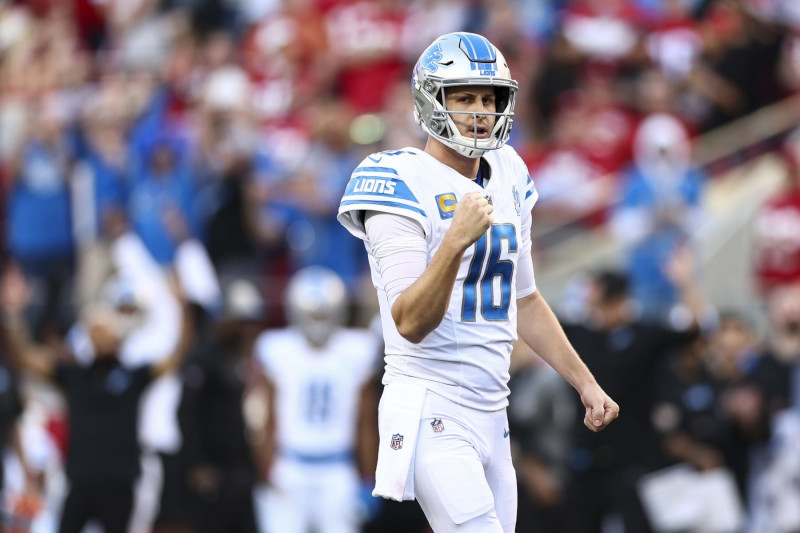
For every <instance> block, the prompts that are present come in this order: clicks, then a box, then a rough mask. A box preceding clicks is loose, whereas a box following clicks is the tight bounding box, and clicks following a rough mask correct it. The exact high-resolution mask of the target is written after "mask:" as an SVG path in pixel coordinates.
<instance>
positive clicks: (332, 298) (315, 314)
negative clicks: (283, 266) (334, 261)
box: [285, 266, 347, 345]
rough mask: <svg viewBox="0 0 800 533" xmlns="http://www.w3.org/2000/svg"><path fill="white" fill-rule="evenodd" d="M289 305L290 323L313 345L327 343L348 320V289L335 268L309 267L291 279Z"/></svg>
mask: <svg viewBox="0 0 800 533" xmlns="http://www.w3.org/2000/svg"><path fill="white" fill-rule="evenodd" d="M285 306H286V314H287V317H288V320H289V323H290V324H291V325H292V326H294V327H296V328H298V329H300V331H302V332H303V334H304V335H305V336H306V338H307V339H308V340H309V341H310V342H311V343H312V344H314V345H323V344H325V343H326V342H327V341H328V339H329V338H330V336H331V335H332V334H333V333H334V332H335V331H336V330H337V329H339V328H340V327H342V325H344V323H345V322H346V320H347V289H346V288H345V285H344V282H343V281H342V278H340V277H339V275H338V274H336V273H335V272H334V271H332V270H330V269H328V268H325V267H321V266H310V267H306V268H303V269H301V270H299V271H298V272H297V273H295V274H294V275H293V276H292V279H291V280H290V281H289V286H288V288H287V290H286V298H285Z"/></svg>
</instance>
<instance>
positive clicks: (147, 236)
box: [130, 138, 196, 265]
mask: <svg viewBox="0 0 800 533" xmlns="http://www.w3.org/2000/svg"><path fill="white" fill-rule="evenodd" d="M185 157H186V156H185V154H184V153H183V151H182V149H181V147H179V146H178V143H177V142H176V141H175V140H170V139H166V138H160V139H155V140H154V141H153V142H152V145H151V146H150V147H149V150H147V151H146V152H145V154H144V158H143V159H144V160H143V162H142V163H143V165H142V175H141V176H140V177H137V179H135V181H134V183H133V184H132V186H131V193H130V218H131V225H132V226H133V228H134V230H135V231H136V233H138V234H139V236H140V237H141V239H142V241H143V242H144V243H145V245H146V246H147V249H148V250H149V251H150V253H151V254H152V255H153V257H154V258H155V260H156V261H158V262H159V263H161V264H163V265H169V264H171V263H172V260H173V258H174V256H175V249H176V248H177V243H176V241H175V238H174V237H173V235H172V230H171V229H170V224H171V223H180V224H185V225H187V227H188V228H191V229H194V228H195V227H196V226H195V224H196V220H195V210H194V195H195V188H194V184H193V182H192V176H191V170H190V168H189V166H188V163H187V162H186V160H185ZM190 231H191V230H190ZM193 233H196V230H195V231H193Z"/></svg>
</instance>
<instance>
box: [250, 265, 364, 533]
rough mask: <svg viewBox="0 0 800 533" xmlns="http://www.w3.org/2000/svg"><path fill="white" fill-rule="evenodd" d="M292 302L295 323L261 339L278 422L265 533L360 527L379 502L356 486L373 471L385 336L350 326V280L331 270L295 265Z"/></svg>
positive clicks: (338, 532) (344, 532)
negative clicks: (378, 374)
mask: <svg viewBox="0 0 800 533" xmlns="http://www.w3.org/2000/svg"><path fill="white" fill-rule="evenodd" d="M285 302H286V311H287V315H288V319H289V327H287V328H284V329H275V330H268V331H266V332H264V333H263V334H262V335H261V336H260V337H259V339H258V341H257V344H256V353H257V357H258V360H259V362H260V364H261V366H262V368H263V370H264V373H265V374H266V376H267V379H268V382H269V387H270V389H271V394H270V398H271V401H270V406H271V409H270V413H271V415H270V418H271V420H272V423H271V426H272V427H273V428H274V433H273V434H272V441H273V444H272V446H271V448H272V450H273V454H272V460H271V461H270V471H269V483H270V485H269V489H268V492H267V496H266V505H265V516H266V524H267V529H266V530H267V531H268V532H276V533H278V532H280V533H306V532H308V531H315V532H317V533H355V532H357V531H359V525H360V523H361V522H362V521H363V520H364V519H365V518H367V516H366V511H368V510H369V509H368V507H369V506H371V505H372V506H374V505H375V503H377V500H374V501H372V500H373V498H372V497H371V496H370V495H369V494H368V493H367V494H366V495H365V497H364V499H363V500H361V501H360V499H359V498H360V494H359V493H360V492H361V488H360V480H361V479H367V480H371V477H372V475H373V472H374V469H375V461H376V454H377V447H378V443H377V439H378V433H377V400H376V391H375V386H374V382H373V381H372V378H373V377H374V376H375V372H376V370H377V365H378V362H379V357H380V351H379V350H380V342H379V339H378V338H377V337H376V336H375V333H374V332H372V331H370V330H368V329H349V328H344V327H343V325H344V324H346V322H347V318H348V317H347V315H348V313H347V307H348V300H347V293H346V289H345V285H344V282H343V281H342V279H341V278H340V277H339V276H338V275H336V274H335V273H334V272H333V271H331V270H329V269H327V268H324V267H319V266H311V267H306V268H304V269H302V270H300V271H298V272H297V273H296V274H295V275H294V276H293V277H292V278H291V280H290V282H289V286H288V288H287V293H286V298H285ZM370 490H371V483H370Z"/></svg>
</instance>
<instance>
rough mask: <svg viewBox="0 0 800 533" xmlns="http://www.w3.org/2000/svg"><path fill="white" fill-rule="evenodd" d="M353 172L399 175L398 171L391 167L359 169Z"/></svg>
mask: <svg viewBox="0 0 800 533" xmlns="http://www.w3.org/2000/svg"><path fill="white" fill-rule="evenodd" d="M353 172H354V173H355V172H389V173H391V174H395V175H397V171H396V170H395V169H393V168H389V167H358V168H357V169H355V170H354V171H353Z"/></svg>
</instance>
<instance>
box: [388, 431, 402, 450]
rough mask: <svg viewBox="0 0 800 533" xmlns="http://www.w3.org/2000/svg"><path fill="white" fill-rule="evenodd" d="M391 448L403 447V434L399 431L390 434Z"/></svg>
mask: <svg viewBox="0 0 800 533" xmlns="http://www.w3.org/2000/svg"><path fill="white" fill-rule="evenodd" d="M391 446H392V449H393V450H399V449H400V448H402V447H403V436H402V435H401V434H400V433H395V434H394V435H392V444H391Z"/></svg>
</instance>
